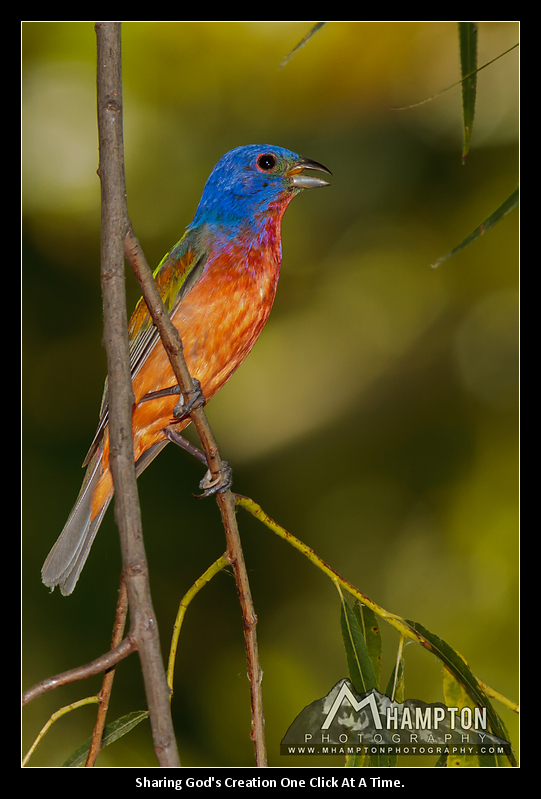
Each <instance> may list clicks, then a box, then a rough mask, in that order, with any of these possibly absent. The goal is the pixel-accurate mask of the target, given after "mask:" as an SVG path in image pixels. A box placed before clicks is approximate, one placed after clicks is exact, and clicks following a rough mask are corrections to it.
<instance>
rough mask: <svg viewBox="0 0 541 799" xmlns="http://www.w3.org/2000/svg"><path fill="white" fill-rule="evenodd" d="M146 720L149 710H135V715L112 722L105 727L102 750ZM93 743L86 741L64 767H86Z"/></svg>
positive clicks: (131, 714) (90, 739)
mask: <svg viewBox="0 0 541 799" xmlns="http://www.w3.org/2000/svg"><path fill="white" fill-rule="evenodd" d="M146 718H148V710H135V711H134V712H133V713H128V715H127V716H122V717H121V718H119V719H117V720H116V721H112V722H111V723H110V724H108V725H107V726H106V727H105V729H104V731H103V736H102V739H101V748H102V749H103V748H104V747H105V746H109V744H112V743H114V742H115V741H118V739H119V738H122V737H123V736H124V735H126V734H127V733H128V732H130V730H133V728H134V727H137V725H138V724H140V723H141V722H142V721H144V719H146ZM91 743H92V738H89V739H88V740H87V741H85V742H84V744H83V745H82V746H80V747H79V749H77V750H76V751H75V752H74V753H73V754H72V755H71V756H70V757H69V758H68V759H67V760H66V761H65V763H63V764H62V765H63V767H64V768H66V767H68V768H79V767H81V766H84V764H85V763H86V759H87V757H88V752H89V750H90V744H91Z"/></svg>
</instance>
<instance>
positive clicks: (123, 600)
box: [85, 574, 128, 768]
mask: <svg viewBox="0 0 541 799" xmlns="http://www.w3.org/2000/svg"><path fill="white" fill-rule="evenodd" d="M127 615H128V593H127V590H126V580H125V579H124V575H123V574H122V575H121V577H120V590H119V592H118V601H117V603H116V613H115V623H114V626H113V637H112V640H111V649H114V648H115V647H116V646H118V645H119V644H120V642H121V641H122V636H123V635H124V627H125V626H126V616H127ZM115 670H116V666H112V667H111V668H110V669H107V671H106V672H105V676H104V678H103V682H102V684H101V691H100V692H99V694H98V699H99V705H98V714H97V717H96V723H95V725H94V732H93V733H92V741H91V742H90V748H89V750H88V757H87V759H86V763H85V766H86V767H87V768H90V767H91V766H93V765H94V763H95V762H96V758H97V757H98V755H99V753H100V750H101V739H102V737H103V730H104V729H105V719H106V718H107V710H108V709H109V699H110V697H111V691H112V689H113V680H114V678H115Z"/></svg>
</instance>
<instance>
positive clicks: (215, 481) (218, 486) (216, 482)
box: [194, 461, 233, 499]
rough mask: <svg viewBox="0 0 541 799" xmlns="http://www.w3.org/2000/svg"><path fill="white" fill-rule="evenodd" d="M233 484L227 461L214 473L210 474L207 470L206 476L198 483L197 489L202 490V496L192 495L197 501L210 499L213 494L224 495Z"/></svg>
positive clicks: (231, 472)
mask: <svg viewBox="0 0 541 799" xmlns="http://www.w3.org/2000/svg"><path fill="white" fill-rule="evenodd" d="M232 483H233V471H232V469H231V467H230V466H228V465H227V461H222V468H221V469H220V471H219V472H218V474H216V473H211V471H210V469H208V470H207V473H206V475H205V476H204V477H203V479H202V480H201V482H200V483H199V488H202V489H203V493H202V494H194V496H195V497H197V499H205V498H206V497H212V496H214V495H215V494H225V492H226V491H227V490H228V489H230V488H231V485H232Z"/></svg>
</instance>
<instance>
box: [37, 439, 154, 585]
mask: <svg viewBox="0 0 541 799" xmlns="http://www.w3.org/2000/svg"><path fill="white" fill-rule="evenodd" d="M167 443H168V441H167V439H164V440H163V441H159V442H158V443H157V444H154V445H153V446H152V447H149V449H147V450H146V451H145V452H144V453H143V455H142V456H141V457H140V458H139V460H138V461H137V463H136V464H135V473H136V475H137V477H139V475H140V474H141V472H142V471H144V470H145V469H146V467H147V466H148V465H149V463H151V462H152V461H153V460H154V458H155V457H156V455H158V453H159V452H161V450H162V449H163V448H164V447H165V445H166V444H167ZM102 454H103V452H102V449H101V448H100V449H99V450H98V451H97V452H96V454H95V455H94V457H93V458H92V460H91V461H90V463H89V464H88V468H87V471H86V475H85V479H84V481H83V485H82V487H81V490H80V492H79V496H78V497H77V501H76V502H75V505H74V506H73V509H72V511H71V513H70V515H69V517H68V520H67V522H66V524H65V525H64V529H63V530H62V532H61V533H60V536H59V538H58V540H57V542H56V544H55V545H54V547H53V548H52V549H51V551H50V552H49V554H48V556H47V560H46V561H45V563H44V564H43V568H42V570H41V579H42V580H43V582H44V583H45V585H47V586H49V588H54V587H55V586H57V585H58V586H59V588H60V591H61V592H62V593H63V594H64V596H67V595H68V594H71V592H72V591H73V589H74V588H75V584H76V583H77V580H78V579H79V575H80V574H81V571H82V569H83V566H84V565H85V563H86V559H87V558H88V553H89V552H90V547H91V546H92V544H93V542H94V539H95V537H96V533H97V532H98V530H99V527H100V524H101V522H102V520H103V517H104V515H105V511H106V510H107V508H108V507H109V503H110V501H111V499H112V497H113V489H112V488H111V491H110V492H109V493H108V494H107V496H106V497H105V499H104V501H103V504H102V506H101V508H100V509H99V511H98V513H97V514H96V515H95V516H94V517H92V505H93V501H94V492H95V490H96V486H97V485H98V481H99V479H100V477H101V474H102Z"/></svg>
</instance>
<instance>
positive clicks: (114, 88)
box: [95, 22, 180, 766]
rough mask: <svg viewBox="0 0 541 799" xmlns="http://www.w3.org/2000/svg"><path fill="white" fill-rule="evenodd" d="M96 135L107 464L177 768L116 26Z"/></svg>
mask: <svg viewBox="0 0 541 799" xmlns="http://www.w3.org/2000/svg"><path fill="white" fill-rule="evenodd" d="M95 29H96V37H97V46H98V57H97V61H98V69H97V88H98V134H99V153H100V162H99V176H100V180H101V203H102V213H101V264H102V265H101V283H102V293H103V314H104V343H105V349H106V351H107V366H108V374H109V437H110V455H109V462H110V466H111V472H112V475H113V484H114V489H115V520H116V523H117V525H118V528H119V534H120V543H121V549H122V563H123V571H124V576H125V579H126V587H127V592H128V601H129V607H130V619H131V629H130V635H131V637H132V638H133V639H134V640H135V641H136V643H137V648H138V651H139V657H140V660H141V667H142V671H143V678H144V682H145V690H146V696H147V701H148V709H149V714H150V722H151V727H152V735H153V740H154V749H155V752H156V756H157V758H158V761H159V763H160V765H161V766H178V765H180V763H179V759H178V752H177V747H176V741H175V736H174V731H173V724H172V720H171V713H170V707H169V689H168V686H167V682H166V678H165V670H164V666H163V661H162V656H161V651H160V643H159V637H158V626H157V622H156V616H155V614H154V610H153V607H152V600H151V596H150V586H149V580H148V566H147V561H146V555H145V549H144V544H143V535H142V526H141V511H140V507H139V498H138V494H137V481H136V477H135V467H134V460H133V441H132V424H131V411H132V405H133V392H132V385H131V375H130V361H129V351H128V318H127V310H126V295H125V286H124V237H125V234H126V229H127V225H128V214H127V209H126V184H125V176H124V144H123V131H122V69H121V47H120V22H98V23H96V26H95Z"/></svg>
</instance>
